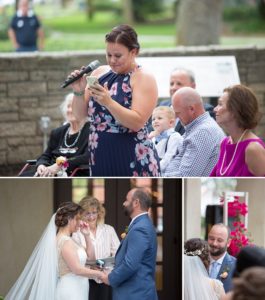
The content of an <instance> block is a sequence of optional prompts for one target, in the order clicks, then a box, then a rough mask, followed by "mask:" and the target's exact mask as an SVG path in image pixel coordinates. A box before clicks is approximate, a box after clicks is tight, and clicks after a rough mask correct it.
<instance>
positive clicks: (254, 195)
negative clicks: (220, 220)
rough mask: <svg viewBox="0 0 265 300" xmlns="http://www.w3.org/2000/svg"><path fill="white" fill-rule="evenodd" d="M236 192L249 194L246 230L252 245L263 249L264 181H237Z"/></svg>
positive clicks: (264, 244) (264, 240)
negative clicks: (248, 232)
mask: <svg viewBox="0 0 265 300" xmlns="http://www.w3.org/2000/svg"><path fill="white" fill-rule="evenodd" d="M237 190H238V191H242V192H243V191H245V192H249V213H248V230H249V231H250V233H251V238H252V239H253V243H254V244H256V245H258V246H262V247H265V179H257V178H255V179H246V178H242V179H238V180H237Z"/></svg>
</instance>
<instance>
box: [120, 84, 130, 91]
mask: <svg viewBox="0 0 265 300" xmlns="http://www.w3.org/2000/svg"><path fill="white" fill-rule="evenodd" d="M121 88H122V90H123V91H124V92H125V93H129V92H131V88H130V87H129V85H128V84H127V83H125V82H123V84H122V86H121Z"/></svg>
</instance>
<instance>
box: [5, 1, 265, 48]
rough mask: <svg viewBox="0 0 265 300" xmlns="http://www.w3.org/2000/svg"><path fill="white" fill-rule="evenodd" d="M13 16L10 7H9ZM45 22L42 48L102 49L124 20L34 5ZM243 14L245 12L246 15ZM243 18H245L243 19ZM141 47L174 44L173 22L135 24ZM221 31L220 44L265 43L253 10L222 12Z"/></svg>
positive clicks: (105, 14)
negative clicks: (91, 17)
mask: <svg viewBox="0 0 265 300" xmlns="http://www.w3.org/2000/svg"><path fill="white" fill-rule="evenodd" d="M7 12H8V15H9V16H11V15H12V13H13V12H12V8H9V9H8V11H7ZM36 12H37V14H38V15H39V16H41V19H42V23H43V25H44V29H45V33H46V38H45V51H64V50H95V49H105V42H104V37H105V34H106V33H107V32H109V31H110V30H111V28H113V27H114V26H115V25H117V24H120V23H123V21H122V17H121V16H120V15H118V14H117V13H115V12H104V11H103V12H102V11H101V12H98V13H96V14H95V16H94V18H93V20H92V21H89V20H87V17H86V15H85V13H84V12H80V11H78V10H77V9H76V8H75V7H72V8H68V9H65V10H63V11H62V10H61V11H60V13H59V14H58V9H57V8H56V7H52V6H46V5H43V6H36ZM246 14H248V15H247V16H246ZM242 18H243V20H244V21H242ZM134 27H135V29H136V31H137V33H138V35H139V41H140V44H141V47H142V48H143V49H144V48H172V47H175V46H176V44H175V40H176V37H175V35H176V25H175V22H174V21H172V22H171V23H155V24H136V25H135V26H134ZM224 32H225V33H226V34H223V35H222V36H221V38H220V43H221V45H231V46H232V45H235V46H237V45H241V46H242V45H257V46H265V21H263V20H261V19H260V18H258V17H257V13H256V12H255V11H253V10H252V11H250V12H249V10H248V11H247V12H246V11H245V10H242V12H241V14H236V13H235V12H233V11H232V12H231V11H229V13H227V12H225V14H224ZM8 51H13V49H12V47H11V43H10V42H9V40H1V41H0V52H8Z"/></svg>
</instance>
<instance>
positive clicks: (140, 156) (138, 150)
mask: <svg viewBox="0 0 265 300" xmlns="http://www.w3.org/2000/svg"><path fill="white" fill-rule="evenodd" d="M147 153H148V148H147V147H145V146H144V145H143V144H140V143H139V144H136V147H135V154H136V158H137V160H140V161H144V160H146V155H147Z"/></svg>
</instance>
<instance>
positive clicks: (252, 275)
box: [232, 267, 265, 300]
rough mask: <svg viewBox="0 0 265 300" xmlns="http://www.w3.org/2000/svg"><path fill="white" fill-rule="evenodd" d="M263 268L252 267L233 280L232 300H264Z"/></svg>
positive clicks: (264, 276)
mask: <svg viewBox="0 0 265 300" xmlns="http://www.w3.org/2000/svg"><path fill="white" fill-rule="evenodd" d="M264 282H265V268H264V267H252V268H249V269H247V270H245V271H244V272H243V273H242V274H241V276H240V277H239V278H236V279H234V280H233V284H234V287H233V294H232V299H233V300H264V299H265V284H264Z"/></svg>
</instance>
